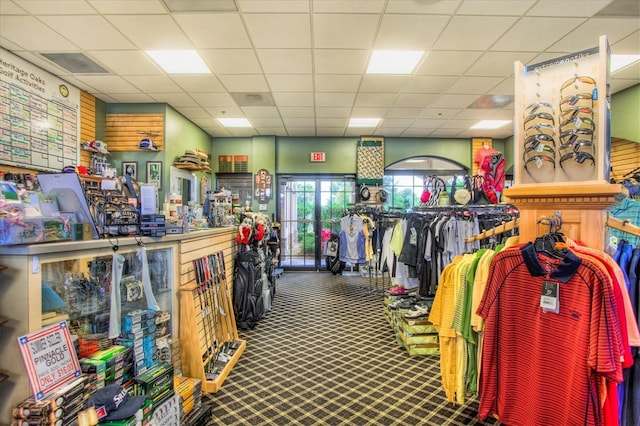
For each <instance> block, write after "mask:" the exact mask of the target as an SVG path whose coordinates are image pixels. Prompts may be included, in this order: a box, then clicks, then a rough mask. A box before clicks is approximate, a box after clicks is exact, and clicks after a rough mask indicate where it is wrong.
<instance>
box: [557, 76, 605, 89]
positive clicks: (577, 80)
mask: <svg viewBox="0 0 640 426" xmlns="http://www.w3.org/2000/svg"><path fill="white" fill-rule="evenodd" d="M580 84H591V85H594V86H595V85H596V81H595V80H594V79H593V78H591V77H587V76H578V75H576V76H575V77H573V78H570V79H569V80H567V81H565V82H564V83H562V87H560V90H564V89H566V88H567V87H569V86H572V85H573V86H575V87H576V89H577V88H578V86H579V85H580Z"/></svg>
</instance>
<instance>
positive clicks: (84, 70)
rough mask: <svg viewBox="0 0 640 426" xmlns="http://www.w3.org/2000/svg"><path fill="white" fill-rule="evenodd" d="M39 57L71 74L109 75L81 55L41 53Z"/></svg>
mask: <svg viewBox="0 0 640 426" xmlns="http://www.w3.org/2000/svg"><path fill="white" fill-rule="evenodd" d="M40 55H42V56H44V57H45V58H47V59H48V60H50V61H51V62H53V63H54V64H56V65H58V66H59V67H62V68H64V69H65V70H67V71H69V72H70V73H72V74H109V71H107V70H105V69H104V68H102V67H101V66H100V65H98V64H96V63H95V62H93V60H91V59H89V58H88V57H87V56H85V55H84V54H82V53H41V54H40Z"/></svg>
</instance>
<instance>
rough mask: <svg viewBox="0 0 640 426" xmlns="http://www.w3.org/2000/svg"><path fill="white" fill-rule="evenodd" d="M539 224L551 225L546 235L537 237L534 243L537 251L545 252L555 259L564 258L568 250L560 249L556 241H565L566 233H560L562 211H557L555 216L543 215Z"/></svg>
mask: <svg viewBox="0 0 640 426" xmlns="http://www.w3.org/2000/svg"><path fill="white" fill-rule="evenodd" d="M538 224H546V225H549V231H548V232H547V233H545V234H544V235H542V236H540V237H537V238H536V239H535V240H534V242H533V244H534V248H535V250H536V252H537V253H543V254H546V255H547V256H549V257H551V258H554V259H564V257H565V255H566V251H565V250H562V249H558V248H557V246H556V243H558V242H563V241H564V235H562V233H560V228H561V226H562V216H561V213H560V212H556V214H555V215H553V216H549V217H546V216H543V217H542V218H540V219H539V220H538Z"/></svg>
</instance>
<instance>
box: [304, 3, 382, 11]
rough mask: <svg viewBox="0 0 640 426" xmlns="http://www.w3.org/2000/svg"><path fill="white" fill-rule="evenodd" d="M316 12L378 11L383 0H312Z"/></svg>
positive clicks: (380, 9)
mask: <svg viewBox="0 0 640 426" xmlns="http://www.w3.org/2000/svg"><path fill="white" fill-rule="evenodd" d="M312 2H313V11H314V12H317V13H380V12H382V9H383V7H384V4H385V1H384V0H312Z"/></svg>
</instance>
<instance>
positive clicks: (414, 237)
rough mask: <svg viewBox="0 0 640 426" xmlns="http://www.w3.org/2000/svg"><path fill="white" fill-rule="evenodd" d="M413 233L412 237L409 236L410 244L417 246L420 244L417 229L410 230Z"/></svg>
mask: <svg viewBox="0 0 640 426" xmlns="http://www.w3.org/2000/svg"><path fill="white" fill-rule="evenodd" d="M409 231H410V232H411V236H409V244H411V245H412V246H415V245H417V244H418V233H417V232H416V228H413V227H412V228H411V229H410V230H409Z"/></svg>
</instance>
